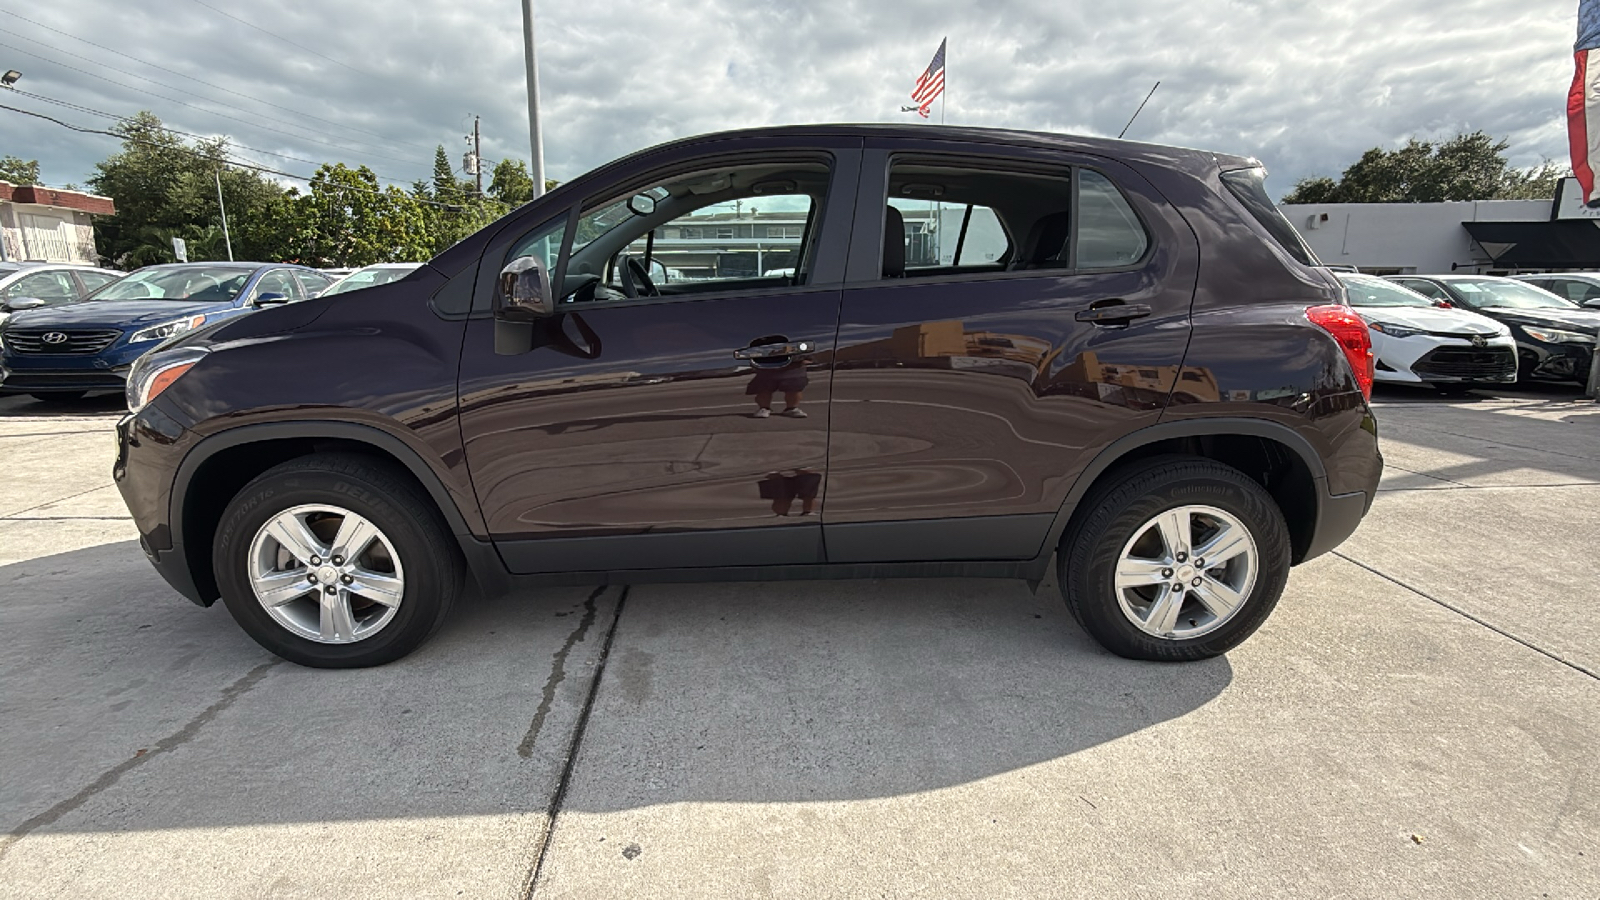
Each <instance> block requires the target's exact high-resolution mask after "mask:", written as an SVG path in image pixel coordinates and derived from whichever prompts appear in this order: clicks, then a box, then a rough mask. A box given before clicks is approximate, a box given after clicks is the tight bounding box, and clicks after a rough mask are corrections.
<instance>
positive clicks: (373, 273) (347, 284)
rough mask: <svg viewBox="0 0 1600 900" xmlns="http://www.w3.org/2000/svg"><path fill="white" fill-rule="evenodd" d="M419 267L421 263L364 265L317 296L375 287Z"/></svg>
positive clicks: (397, 279) (402, 276) (398, 278)
mask: <svg viewBox="0 0 1600 900" xmlns="http://www.w3.org/2000/svg"><path fill="white" fill-rule="evenodd" d="M420 268H422V263H377V264H376V265H371V266H365V267H363V268H360V269H357V270H355V271H354V272H351V273H350V274H348V275H346V276H344V277H343V278H341V279H339V280H338V281H335V282H334V283H333V284H332V285H330V286H329V287H328V289H327V290H325V291H323V292H322V293H320V294H318V295H317V296H318V297H326V296H328V295H329V294H343V293H347V292H349V291H359V290H361V289H362V288H369V287H377V286H378V285H380V284H388V283H389V282H391V281H399V280H400V279H402V278H404V277H406V276H407V275H410V274H411V273H412V272H415V271H416V270H418V269H420Z"/></svg>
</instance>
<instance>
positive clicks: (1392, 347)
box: [1336, 272, 1517, 392]
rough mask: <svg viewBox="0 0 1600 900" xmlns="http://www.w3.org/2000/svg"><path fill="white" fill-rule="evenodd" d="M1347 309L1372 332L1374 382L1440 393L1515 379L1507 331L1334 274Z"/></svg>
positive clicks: (1384, 284)
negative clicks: (1424, 387)
mask: <svg viewBox="0 0 1600 900" xmlns="http://www.w3.org/2000/svg"><path fill="white" fill-rule="evenodd" d="M1336 274H1337V275H1338V278H1339V280H1340V281H1341V282H1343V283H1344V287H1345V292H1346V293H1347V294H1348V295H1349V297H1350V306H1351V308H1352V309H1354V310H1355V312H1356V314H1357V315H1359V316H1361V318H1362V319H1363V320H1365V321H1366V323H1367V328H1368V329H1369V330H1370V331H1371V332H1372V355H1373V357H1374V358H1375V361H1376V370H1377V371H1376V372H1375V373H1374V374H1375V377H1376V378H1377V380H1378V381H1387V382H1394V383H1399V384H1429V385H1433V386H1434V387H1436V388H1438V389H1439V390H1442V391H1446V392H1454V391H1460V390H1464V389H1466V388H1469V387H1471V386H1472V385H1475V384H1510V383H1511V382H1514V381H1516V380H1517V342H1516V340H1515V339H1513V338H1512V337H1511V329H1510V328H1507V327H1506V326H1505V325H1502V324H1501V323H1499V322H1496V321H1495V320H1493V319H1491V318H1489V317H1488V316H1481V315H1479V314H1477V313H1475V312H1469V311H1467V310H1464V309H1453V308H1447V307H1442V306H1440V305H1439V304H1438V303H1437V302H1436V301H1434V300H1430V299H1429V298H1427V297H1424V296H1423V295H1421V294H1419V293H1417V292H1416V291H1413V290H1411V289H1409V288H1405V287H1401V286H1400V285H1398V284H1395V283H1394V282H1392V281H1385V280H1384V279H1382V278H1378V277H1375V276H1372V275H1357V274H1354V273H1345V272H1338V273H1336Z"/></svg>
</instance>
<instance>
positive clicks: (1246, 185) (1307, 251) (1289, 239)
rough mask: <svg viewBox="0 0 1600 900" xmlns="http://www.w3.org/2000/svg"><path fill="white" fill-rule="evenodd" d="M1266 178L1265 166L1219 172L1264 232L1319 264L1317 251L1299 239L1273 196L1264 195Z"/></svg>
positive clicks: (1305, 260)
mask: <svg viewBox="0 0 1600 900" xmlns="http://www.w3.org/2000/svg"><path fill="white" fill-rule="evenodd" d="M1266 180H1267V170H1266V169H1261V168H1251V169H1234V170H1233V171H1231V172H1223V173H1222V183H1223V184H1225V185H1227V187H1228V191H1229V192H1230V193H1232V194H1233V196H1234V198H1235V199H1237V200H1238V201H1239V203H1240V204H1242V205H1243V206H1244V208H1245V210H1246V211H1248V212H1249V213H1250V215H1251V216H1252V217H1254V218H1255V220H1256V221H1257V222H1260V223H1261V227H1262V228H1265V229H1266V230H1267V234H1270V235H1272V239H1273V240H1275V241H1277V242H1278V246H1280V247H1282V248H1283V249H1284V251H1285V252H1286V253H1288V254H1289V255H1290V256H1292V257H1294V258H1295V260H1297V261H1298V262H1300V263H1302V264H1304V265H1308V266H1319V265H1321V264H1322V262H1321V261H1320V260H1318V259H1317V255H1316V254H1315V253H1312V252H1311V248H1310V247H1308V246H1306V242H1305V241H1303V240H1301V239H1300V232H1298V231H1295V230H1294V226H1293V225H1290V224H1289V220H1288V219H1285V218H1284V217H1283V213H1281V212H1278V208H1277V207H1276V206H1273V205H1272V198H1270V197H1268V196H1267V188H1266Z"/></svg>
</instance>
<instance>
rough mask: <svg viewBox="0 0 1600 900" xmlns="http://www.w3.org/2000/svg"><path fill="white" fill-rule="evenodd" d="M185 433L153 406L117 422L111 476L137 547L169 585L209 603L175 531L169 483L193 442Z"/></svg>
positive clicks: (189, 597)
mask: <svg viewBox="0 0 1600 900" xmlns="http://www.w3.org/2000/svg"><path fill="white" fill-rule="evenodd" d="M193 437H194V436H193V434H192V433H190V432H188V431H186V430H185V429H184V428H183V427H182V426H181V425H179V424H178V423H177V422H176V421H174V420H173V419H172V418H171V417H169V416H167V415H166V414H165V413H163V412H161V410H160V409H159V408H157V407H156V406H154V405H152V406H147V407H145V408H144V409H142V410H140V411H139V413H138V415H128V416H124V417H123V418H122V419H121V421H119V422H117V458H116V461H115V462H114V463H113V464H112V467H111V477H112V479H113V480H114V481H115V482H116V485H117V490H118V492H119V493H121V494H122V501H123V502H124V503H125V504H127V506H128V512H129V514H130V515H132V516H133V523H134V526H135V527H137V528H138V529H139V549H140V550H143V551H144V555H145V558H147V559H149V560H150V564H151V565H153V566H155V569H156V572H158V573H160V575H161V577H162V578H164V579H166V582H167V584H170V585H172V589H173V590H175V591H177V592H178V593H180V594H182V595H183V596H185V597H187V598H188V599H189V600H190V601H192V602H194V603H197V604H199V605H200V606H210V605H211V604H212V603H213V602H215V600H216V598H215V597H206V596H204V594H203V593H202V592H201V591H200V590H199V589H198V588H197V587H196V586H195V583H194V576H193V575H191V574H190V572H189V560H188V556H187V554H186V553H185V551H184V547H183V541H182V540H181V536H179V535H176V534H174V533H173V530H172V527H171V516H172V508H171V504H172V484H173V479H174V476H175V475H176V474H177V468H178V464H179V462H181V461H182V459H183V455H184V453H185V452H187V450H188V447H189V446H190V444H192V442H193Z"/></svg>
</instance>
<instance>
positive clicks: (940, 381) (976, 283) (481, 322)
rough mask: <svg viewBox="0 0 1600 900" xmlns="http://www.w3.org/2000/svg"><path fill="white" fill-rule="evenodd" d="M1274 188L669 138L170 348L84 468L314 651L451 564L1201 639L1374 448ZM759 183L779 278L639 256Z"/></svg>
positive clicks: (368, 647) (910, 146)
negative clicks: (107, 479) (788, 237)
mask: <svg viewBox="0 0 1600 900" xmlns="http://www.w3.org/2000/svg"><path fill="white" fill-rule="evenodd" d="M1264 178H1265V172H1264V171H1263V170H1262V169H1261V168H1260V164H1259V163H1256V162H1255V161H1253V160H1248V159H1244V158H1240V157H1232V156H1224V155H1219V154H1213V153H1203V152H1199V151H1192V150H1183V149H1178V148H1171V147H1159V146H1154V145H1148V144H1134V143H1122V142H1118V141H1111V140H1100V139H1090V138H1076V137H1067V136H1059V135H1049V134H1030V133H1023V132H1007V131H992V130H982V129H958V128H947V129H939V130H938V132H937V134H935V133H933V132H930V131H928V130H927V129H924V128H915V127H897V126H812V127H788V128H774V129H762V130H754V131H745V132H732V133H726V134H720V135H711V136H706V137H701V138H693V139H688V140H682V141H678V142H675V143H671V144H666V145H663V146H660V147H656V148H654V149H651V150H647V151H644V152H641V153H638V154H635V155H633V156H630V157H626V158H624V159H621V160H618V161H617V162H614V163H611V164H609V165H607V166H605V167H603V168H601V169H598V170H596V171H594V172H592V173H590V174H588V175H585V176H583V177H580V178H576V179H573V180H571V181H568V182H567V183H565V184H563V185H562V186H560V187H558V188H556V189H555V190H554V191H552V192H550V193H549V194H546V195H545V196H543V197H541V198H539V199H537V200H535V201H533V202H532V203H529V204H527V205H525V206H523V207H521V208H519V209H518V210H516V211H514V212H512V213H511V214H509V215H507V216H506V217H504V218H502V219H501V220H499V221H497V222H495V223H493V224H491V225H489V226H488V227H486V228H484V229H483V230H482V231H480V232H478V233H477V234H476V235H474V236H472V237H469V238H467V239H465V240H463V241H461V242H460V243H458V244H456V245H455V246H453V247H451V248H450V249H449V250H446V251H445V252H444V253H442V254H440V255H439V256H438V257H435V258H434V259H433V260H432V261H431V262H430V263H429V264H428V265H427V266H425V267H423V268H422V269H420V270H419V271H418V272H417V273H416V274H414V275H412V276H410V277H408V278H406V279H404V280H402V281H398V282H395V283H393V284H387V285H383V286H381V287H376V288H372V289H370V290H363V291H357V292H352V293H350V294H346V295H341V296H337V297H321V298H318V299H315V300H310V301H307V302H305V303H299V304H294V305H292V306H287V307H283V308H279V309H270V310H265V311H262V312H259V313H256V314H254V315H251V316H248V317H243V318H240V319H237V320H233V321H226V322H219V323H214V324H213V323H207V324H206V325H205V326H203V327H200V328H197V329H195V330H193V331H191V332H189V333H188V334H186V335H183V336H182V337H179V338H177V339H175V340H173V341H171V342H170V343H167V344H165V345H163V346H162V347H161V348H160V349H159V350H157V351H156V352H153V353H151V354H150V355H148V356H146V357H145V358H144V359H142V360H140V362H139V363H138V364H137V365H136V366H135V368H134V371H133V374H132V376H131V377H130V379H129V382H128V400H129V407H130V409H131V411H132V414H131V415H129V416H128V417H127V418H125V419H124V420H123V421H122V422H121V423H120V425H119V428H118V433H119V441H120V448H119V454H118V458H117V461H116V465H115V469H114V475H115V478H116V482H117V484H118V486H119V488H120V489H121V491H122V495H123V497H124V499H125V500H126V502H127V504H128V508H129V510H131V512H132V516H133V520H134V522H135V523H136V524H137V527H138V530H139V532H140V542H141V545H142V547H143V548H144V551H145V553H146V554H147V555H148V556H149V558H150V560H151V562H152V563H153V564H154V565H155V567H156V569H157V570H158V571H159V572H160V573H161V574H162V575H163V577H165V578H166V579H167V581H168V582H169V583H170V584H171V585H172V586H173V587H174V588H175V589H176V590H177V591H178V592H179V593H181V594H183V595H184V596H186V597H188V598H189V599H190V600H193V601H194V602H196V603H198V604H200V605H209V604H211V603H212V602H214V601H215V600H216V599H217V598H218V597H220V598H221V599H222V600H223V602H224V603H225V604H226V605H227V607H228V610H229V612H231V613H232V614H233V616H234V617H235V618H236V619H237V620H238V622H239V624H240V625H242V626H243V628H244V630H245V631H247V632H248V633H249V634H250V635H251V637H253V638H254V639H255V640H256V641H258V642H259V643H260V644H261V645H262V646H264V647H266V648H268V649H269V650H271V651H272V652H274V653H277V654H279V655H281V656H283V657H285V658H287V659H290V660H293V661H295V662H298V663H302V664H305V665H310V666H326V667H343V666H364V665H374V664H378V663H384V662H388V661H390V660H394V659H397V658H399V657H401V656H403V655H405V654H406V653H407V652H409V651H411V650H412V649H413V648H415V647H417V646H418V645H419V644H420V643H421V642H422V641H423V640H424V639H426V638H427V637H428V635H430V634H431V633H432V632H433V631H434V630H435V629H436V628H437V627H438V626H439V624H440V622H441V621H442V620H443V619H444V617H445V615H446V613H447V612H448V611H449V609H450V606H451V604H452V602H453V601H454V600H455V598H456V596H457V593H458V592H459V590H460V589H461V584H462V582H463V580H464V578H465V577H466V576H467V575H469V574H470V576H471V577H473V578H474V579H476V580H477V581H478V582H479V583H480V584H481V585H482V586H483V587H484V588H485V589H486V590H489V591H497V590H503V589H505V588H507V587H520V586H525V585H536V584H551V583H558V584H561V583H564V584H574V583H576V584H604V583H618V582H622V583H635V582H646V581H653V580H675V581H682V580H716V579H737V580H757V579H761V580H765V579H779V578H817V577H845V576H857V577H859V576H867V577H889V576H909V575H958V576H962V577H974V576H991V577H1001V578H1017V579H1023V580H1026V581H1028V582H1031V583H1035V584H1037V582H1038V581H1039V580H1040V579H1042V578H1044V577H1045V573H1046V570H1047V568H1048V567H1049V566H1050V565H1051V562H1052V560H1054V561H1055V564H1056V567H1057V568H1056V571H1057V572H1058V574H1059V579H1060V584H1061V586H1062V588H1063V591H1064V593H1065V597H1066V602H1067V605H1068V606H1069V607H1070V608H1071V610H1072V612H1073V613H1074V615H1075V616H1076V617H1077V618H1078V620H1079V621H1081V622H1082V623H1083V626H1084V628H1085V629H1086V630H1087V631H1088V632H1089V633H1090V634H1091V635H1093V636H1094V637H1095V638H1096V639H1098V640H1099V641H1100V642H1101V643H1102V644H1104V645H1105V646H1106V647H1108V648H1110V649H1111V651H1112V652H1114V653H1117V654H1121V655H1123V656H1127V657H1133V658H1139V659H1154V660H1190V659H1199V658H1203V657H1208V656H1213V655H1216V654H1219V653H1223V652H1225V651H1227V650H1228V649H1230V648H1232V647H1233V646H1235V645H1236V644H1238V643H1239V642H1240V641H1242V640H1244V639H1245V637H1246V636H1247V635H1249V634H1250V633H1252V632H1253V631H1255V629H1256V628H1257V627H1258V626H1260V625H1261V623H1262V622H1263V621H1264V620H1265V619H1266V617H1267V615H1268V613H1269V612H1270V611H1271V609H1272V607H1273V605H1274V604H1275V603H1276V602H1277V600H1278V597H1279V595H1280V594H1281V592H1282V591H1283V588H1284V585H1285V582H1286V580H1287V578H1288V576H1289V569H1290V567H1291V566H1292V565H1294V564H1297V563H1300V562H1303V561H1305V560H1308V559H1312V558H1314V557H1316V556H1318V555H1320V554H1323V553H1325V552H1327V551H1328V550H1329V549H1331V548H1333V547H1334V546H1336V545H1338V544H1339V543H1340V542H1341V541H1343V540H1344V539H1345V538H1346V537H1347V536H1349V535H1350V534H1351V532H1352V531H1354V529H1355V528H1356V526H1357V524H1358V523H1359V522H1360V521H1361V519H1362V517H1363V515H1364V514H1365V513H1366V510H1367V508H1368V506H1369V504H1370V503H1371V501H1372V498H1373V495H1374V491H1375V490H1376V488H1377V484H1378V478H1379V475H1380V473H1381V470H1382V459H1381V457H1380V455H1379V452H1378V440H1377V425H1376V421H1375V419H1374V417H1373V414H1372V411H1371V409H1370V408H1369V407H1368V404H1367V393H1368V392H1369V391H1370V389H1371V383H1372V356H1371V342H1370V340H1369V335H1370V331H1369V329H1368V328H1367V326H1366V324H1365V323H1364V322H1362V321H1361V319H1360V318H1359V317H1357V316H1356V315H1355V314H1354V313H1352V312H1351V310H1350V308H1349V307H1348V306H1345V305H1343V300H1344V290H1343V288H1342V287H1341V286H1340V284H1339V282H1338V281H1337V280H1336V279H1335V278H1334V277H1333V275H1332V274H1331V273H1329V272H1328V271H1327V270H1326V269H1324V268H1321V267H1320V266H1319V265H1318V264H1317V260H1316V258H1315V257H1314V256H1313V255H1312V253H1311V252H1310V250H1309V249H1308V248H1307V247H1306V246H1305V244H1304V243H1302V242H1301V240H1300V239H1299V237H1298V235H1297V234H1296V232H1295V230H1294V228H1293V227H1292V226H1291V225H1290V224H1289V223H1288V221H1287V220H1285V219H1284V218H1283V217H1282V216H1281V215H1280V214H1279V213H1278V212H1277V210H1276V209H1275V208H1274V206H1273V204H1272V201H1271V199H1270V198H1269V197H1268V195H1267V193H1266V191H1265V189H1264V187H1263V179H1264ZM928 196H937V197H939V198H940V202H941V203H943V204H945V205H946V208H947V209H949V208H952V207H961V208H967V207H970V208H971V209H974V210H978V209H981V216H978V215H970V218H973V219H981V221H984V222H987V223H989V224H988V225H986V226H985V227H987V228H990V229H991V230H992V234H991V235H989V236H988V237H986V238H985V241H986V245H987V246H988V247H989V249H985V248H982V247H980V250H982V251H983V252H981V253H979V254H977V255H978V256H979V257H980V258H979V259H978V260H977V261H974V260H972V259H969V258H967V257H966V256H965V255H964V252H965V250H964V247H963V248H957V249H956V250H955V252H954V253H953V254H951V255H950V256H949V259H948V264H943V265H937V266H935V265H922V266H908V265H907V254H906V249H907V244H908V242H909V240H910V237H911V235H910V233H909V231H908V229H907V228H906V225H905V222H904V219H903V217H902V215H901V212H900V209H901V208H902V207H903V206H905V205H906V204H908V203H910V204H915V205H914V206H913V207H910V208H914V209H923V208H925V207H926V200H925V198H926V197H928ZM755 197H761V198H763V199H762V200H761V203H762V205H767V204H768V203H777V202H783V203H785V204H786V205H787V208H800V207H804V208H805V209H807V210H808V217H807V221H809V222H811V225H810V227H809V228H808V229H807V233H806V236H805V237H804V238H803V239H802V241H801V245H800V247H799V248H798V249H797V251H796V262H795V267H794V268H795V272H794V274H793V275H789V276H761V275H756V276H751V275H750V274H748V273H749V272H750V269H749V268H747V267H742V266H729V267H725V268H728V269H731V270H733V271H736V272H739V273H742V274H735V275H729V276H726V277H719V278H708V279H706V280H699V281H693V282H682V283H679V282H673V283H671V284H656V283H655V282H654V281H653V280H652V279H651V278H650V277H649V274H648V273H649V271H650V265H651V262H652V260H651V256H652V252H651V250H652V247H653V246H654V243H655V242H654V239H653V238H652V236H651V235H652V232H653V231H654V230H656V229H661V228H671V229H677V228H680V227H683V226H682V222H683V220H685V219H686V218H687V217H690V216H693V215H695V213H696V212H697V211H699V210H703V209H704V208H706V207H708V206H711V205H713V204H718V203H722V204H726V203H728V202H731V201H734V200H743V201H744V202H745V203H747V204H748V203H749V202H751V201H750V198H755ZM774 197H780V198H782V200H781V201H777V200H773V199H772V198H774ZM964 215H969V213H964ZM692 221H693V220H691V223H692ZM988 242H992V243H988ZM958 243H960V241H959V240H958ZM996 245H997V246H1001V247H1003V248H1004V249H1003V252H1001V253H1000V254H999V255H998V256H995V257H993V258H991V257H990V255H989V254H990V253H992V247H993V246H996ZM726 252H727V253H730V254H732V253H738V252H742V251H741V250H740V249H739V248H737V247H731V248H729V249H728V250H727V251H726ZM944 259H945V257H944V256H941V257H938V258H937V259H935V262H938V261H940V260H944ZM1202 261H1204V262H1202ZM722 270H723V269H721V268H718V269H715V270H714V271H722Z"/></svg>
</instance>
